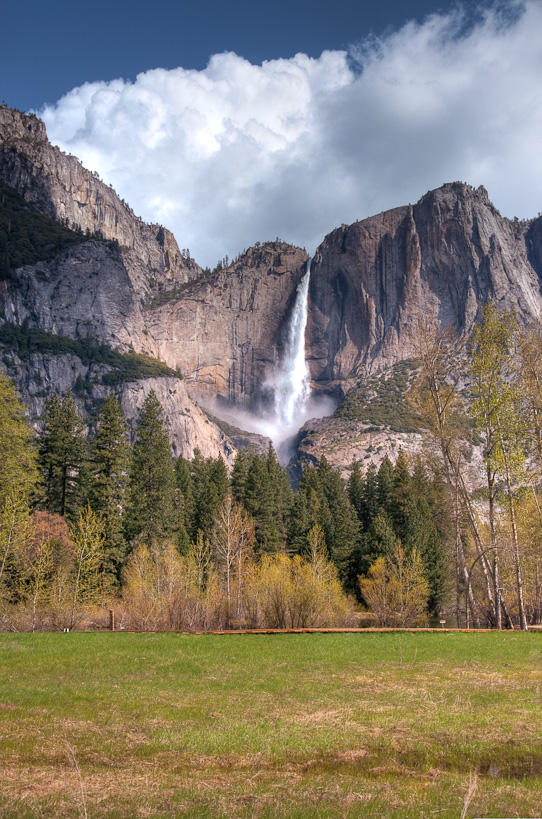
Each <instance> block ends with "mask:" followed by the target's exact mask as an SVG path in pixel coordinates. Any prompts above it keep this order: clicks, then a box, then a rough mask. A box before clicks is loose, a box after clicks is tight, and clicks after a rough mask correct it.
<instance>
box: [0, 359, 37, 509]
mask: <svg viewBox="0 0 542 819" xmlns="http://www.w3.org/2000/svg"><path fill="white" fill-rule="evenodd" d="M24 409H25V408H24V405H23V403H22V402H21V400H20V399H19V397H18V395H17V393H16V391H15V387H14V385H13V384H12V382H11V381H10V380H9V379H8V378H6V377H5V376H3V375H1V374H0V453H1V457H0V509H1V508H2V506H3V504H4V502H5V500H6V499H7V498H8V497H9V496H10V495H13V494H23V495H26V497H27V499H28V498H29V496H30V494H31V493H32V492H33V491H34V489H35V486H36V483H37V480H38V471H37V467H36V453H35V449H34V446H33V442H32V431H31V429H30V427H29V425H28V423H27V422H26V419H25V417H24Z"/></svg>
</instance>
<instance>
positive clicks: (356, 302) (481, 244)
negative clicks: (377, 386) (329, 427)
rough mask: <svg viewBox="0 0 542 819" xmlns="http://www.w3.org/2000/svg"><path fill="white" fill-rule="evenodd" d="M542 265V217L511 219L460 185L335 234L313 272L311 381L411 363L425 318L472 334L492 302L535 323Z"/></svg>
mask: <svg viewBox="0 0 542 819" xmlns="http://www.w3.org/2000/svg"><path fill="white" fill-rule="evenodd" d="M541 260H542V220H541V219H537V220H535V221H534V222H519V221H516V220H509V219H504V218H503V217H501V216H500V214H499V213H498V211H497V210H496V209H495V208H494V207H493V205H492V204H491V202H490V201H489V199H488V195H487V192H486V191H485V189H484V188H478V189H476V190H475V189H474V188H472V187H470V186H469V185H465V184H462V183H452V184H448V185H443V187H441V188H439V189H438V190H435V191H431V192H429V193H427V194H426V195H425V196H424V197H422V199H420V201H419V202H418V203H417V204H416V205H414V206H411V205H408V206H406V207H400V208H395V209H393V210H390V211H386V212H385V213H381V214H379V215H377V216H372V217H371V218H369V219H364V220H363V221H361V222H356V223H354V224H353V225H350V226H343V227H341V228H338V229H337V230H334V231H333V232H332V233H330V234H329V236H327V237H326V239H325V240H324V241H323V243H322V244H321V245H320V247H319V248H318V250H317V252H316V254H315V257H314V260H313V264H312V274H311V286H310V305H311V307H310V311H309V321H308V327H307V347H308V349H309V365H310V370H311V375H312V378H313V380H314V381H316V382H317V383H320V384H322V385H325V384H327V385H332V384H334V383H337V382H338V381H341V380H342V379H345V378H347V377H348V375H349V374H350V373H351V372H352V371H358V372H364V371H366V372H370V371H374V370H375V369H378V368H380V367H382V366H385V365H389V364H393V363H394V362H396V361H398V360H400V359H403V358H407V357H408V356H409V355H410V353H411V348H410V342H409V332H408V331H409V328H410V327H411V325H412V324H413V322H414V321H415V320H416V319H418V318H419V317H425V318H428V319H437V320H438V321H440V323H441V324H442V325H443V326H447V325H451V326H452V327H454V329H455V330H457V331H458V332H460V333H463V332H468V331H469V330H470V329H471V327H472V325H473V323H474V321H475V319H476V316H477V313H478V307H479V304H480V303H484V302H485V301H487V300H488V299H494V300H496V301H497V302H498V303H500V304H503V305H506V306H508V307H513V308H514V309H515V310H517V311H518V313H519V314H520V315H521V316H522V317H524V318H527V317H532V316H538V314H539V312H540V309H541V307H542V299H541V295H540V282H541V272H542V263H541Z"/></svg>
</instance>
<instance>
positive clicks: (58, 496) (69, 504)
mask: <svg viewBox="0 0 542 819" xmlns="http://www.w3.org/2000/svg"><path fill="white" fill-rule="evenodd" d="M84 455H85V439H84V425H83V421H82V419H81V418H80V417H79V415H78V414H77V408H76V406H75V401H74V400H73V395H72V393H71V392H67V393H66V395H65V396H64V398H62V399H61V398H59V397H58V395H56V394H55V395H53V396H52V398H51V399H50V400H49V401H48V402H47V404H46V406H45V410H44V414H43V428H42V431H41V434H40V436H39V464H40V467H41V471H42V474H43V482H44V489H45V497H44V500H43V506H44V507H45V509H47V510H48V511H49V512H55V513H56V514H59V515H63V516H65V517H67V518H68V519H69V520H75V517H76V514H77V511H78V509H79V507H80V503H81V480H82V474H83V463H84Z"/></svg>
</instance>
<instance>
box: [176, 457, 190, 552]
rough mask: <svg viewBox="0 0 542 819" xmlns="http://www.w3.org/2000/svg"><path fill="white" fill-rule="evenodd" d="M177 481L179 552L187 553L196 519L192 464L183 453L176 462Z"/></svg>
mask: <svg viewBox="0 0 542 819" xmlns="http://www.w3.org/2000/svg"><path fill="white" fill-rule="evenodd" d="M175 481H176V485H177V493H176V498H175V501H176V504H177V516H178V520H179V532H178V535H177V546H178V549H179V552H180V553H181V554H182V555H186V554H188V552H189V551H190V532H191V531H192V525H193V520H194V493H193V489H192V476H191V474H190V464H189V463H188V461H187V460H186V458H183V456H182V455H179V457H178V458H177V461H176V462H175Z"/></svg>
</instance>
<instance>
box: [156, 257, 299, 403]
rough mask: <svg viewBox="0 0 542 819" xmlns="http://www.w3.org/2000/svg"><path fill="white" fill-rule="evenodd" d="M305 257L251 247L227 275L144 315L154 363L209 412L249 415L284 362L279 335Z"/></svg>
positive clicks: (283, 331)
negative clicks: (245, 411)
mask: <svg viewBox="0 0 542 819" xmlns="http://www.w3.org/2000/svg"><path fill="white" fill-rule="evenodd" d="M307 260H308V256H307V254H306V252H305V251H303V250H300V249H299V248H296V247H292V246H291V245H287V244H285V243H282V242H268V243H266V244H263V245H261V246H257V247H253V248H251V249H250V250H248V251H247V252H246V253H244V254H243V256H241V257H240V258H239V259H238V260H237V261H236V262H234V263H232V264H231V265H230V266H229V267H228V268H227V269H225V270H220V271H217V272H216V273H214V274H213V275H210V276H207V277H204V278H203V279H202V280H200V281H198V282H195V283H193V284H191V285H190V286H189V287H188V288H187V289H186V290H185V291H184V293H183V297H182V298H181V299H179V300H178V301H174V302H168V303H167V304H165V305H163V306H162V307H160V308H157V309H155V310H153V311H149V313H148V314H147V317H146V321H147V327H148V328H149V332H150V334H151V335H152V337H153V339H154V341H155V344H156V349H157V352H158V356H159V357H160V358H161V359H162V360H163V361H165V362H166V363H167V364H169V365H170V366H171V367H178V368H179V369H180V370H181V371H182V372H183V374H184V376H185V379H186V383H187V386H188V389H189V390H190V392H191V394H193V395H196V396H198V398H199V399H201V400H202V401H204V402H205V403H208V404H210V405H214V406H217V405H218V406H219V407H220V405H224V406H229V407H232V406H248V407H255V406H258V405H259V404H260V403H261V402H263V401H265V398H266V386H265V385H266V378H267V376H268V374H269V373H270V372H271V370H272V368H273V367H274V366H275V364H276V362H277V361H280V360H281V359H282V357H283V355H284V348H285V343H286V328H287V325H288V320H289V318H290V315H291V312H292V308H293V304H294V300H295V296H296V291H297V286H298V284H299V282H300V280H301V277H302V276H303V272H304V270H305V264H306V262H307Z"/></svg>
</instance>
